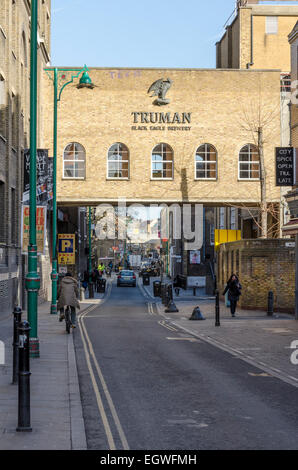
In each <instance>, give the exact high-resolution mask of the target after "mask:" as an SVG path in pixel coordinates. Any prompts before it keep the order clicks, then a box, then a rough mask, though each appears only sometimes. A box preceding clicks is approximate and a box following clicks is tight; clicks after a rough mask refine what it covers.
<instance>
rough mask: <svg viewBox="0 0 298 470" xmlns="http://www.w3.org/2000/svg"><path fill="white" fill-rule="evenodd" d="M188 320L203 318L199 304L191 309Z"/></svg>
mask: <svg viewBox="0 0 298 470" xmlns="http://www.w3.org/2000/svg"><path fill="white" fill-rule="evenodd" d="M189 320H205V318H204V316H203V314H202V312H201V310H200V307H199V306H198V307H195V308H194V309H193V312H192V314H191V317H190V318H189Z"/></svg>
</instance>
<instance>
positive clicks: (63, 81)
mask: <svg viewBox="0 0 298 470" xmlns="http://www.w3.org/2000/svg"><path fill="white" fill-rule="evenodd" d="M88 70H89V69H88V68H87V66H86V65H85V66H84V67H83V68H73V69H69V68H65V69H60V68H59V69H58V68H57V67H50V68H46V69H45V71H46V73H47V75H48V76H49V78H50V79H51V80H52V81H53V86H54V123H53V219H52V272H51V280H52V303H51V314H56V313H57V284H58V270H57V268H58V261H57V118H58V101H60V100H61V95H62V92H63V90H64V88H65V87H66V86H67V85H69V84H70V83H73V81H74V79H75V78H78V76H79V75H80V74H81V73H82V76H81V78H80V82H79V84H78V85H77V88H90V89H93V88H94V85H93V83H92V81H91V79H90V77H89V74H88Z"/></svg>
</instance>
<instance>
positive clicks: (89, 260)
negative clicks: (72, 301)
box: [88, 206, 94, 299]
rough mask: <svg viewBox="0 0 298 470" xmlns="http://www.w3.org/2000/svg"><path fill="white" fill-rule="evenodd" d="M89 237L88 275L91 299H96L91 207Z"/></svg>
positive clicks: (90, 211)
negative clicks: (93, 276)
mask: <svg viewBox="0 0 298 470" xmlns="http://www.w3.org/2000/svg"><path fill="white" fill-rule="evenodd" d="M88 222H89V223H88V235H89V240H88V242H89V252H88V274H89V284H88V290H89V299H93V298H94V285H93V283H92V210H91V207H90V206H89V220H88Z"/></svg>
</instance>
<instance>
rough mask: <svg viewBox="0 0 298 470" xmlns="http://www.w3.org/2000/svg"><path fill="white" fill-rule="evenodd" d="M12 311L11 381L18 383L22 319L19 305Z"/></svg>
mask: <svg viewBox="0 0 298 470" xmlns="http://www.w3.org/2000/svg"><path fill="white" fill-rule="evenodd" d="M12 313H13V343H12V346H13V360H12V383H13V384H17V383H18V373H19V330H18V327H19V324H20V323H21V319H22V309H21V307H15V309H14V311H13V312H12Z"/></svg>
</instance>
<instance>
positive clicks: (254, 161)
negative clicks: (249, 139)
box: [239, 144, 260, 180]
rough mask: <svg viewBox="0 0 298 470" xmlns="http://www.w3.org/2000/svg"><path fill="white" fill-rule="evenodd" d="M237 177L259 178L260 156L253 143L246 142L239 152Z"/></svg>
mask: <svg viewBox="0 0 298 470" xmlns="http://www.w3.org/2000/svg"><path fill="white" fill-rule="evenodd" d="M239 179H240V180H258V179H260V158H259V151H258V148H257V147H256V146H255V145H252V144H247V145H245V146H244V147H242V149H241V150H240V153H239Z"/></svg>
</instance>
